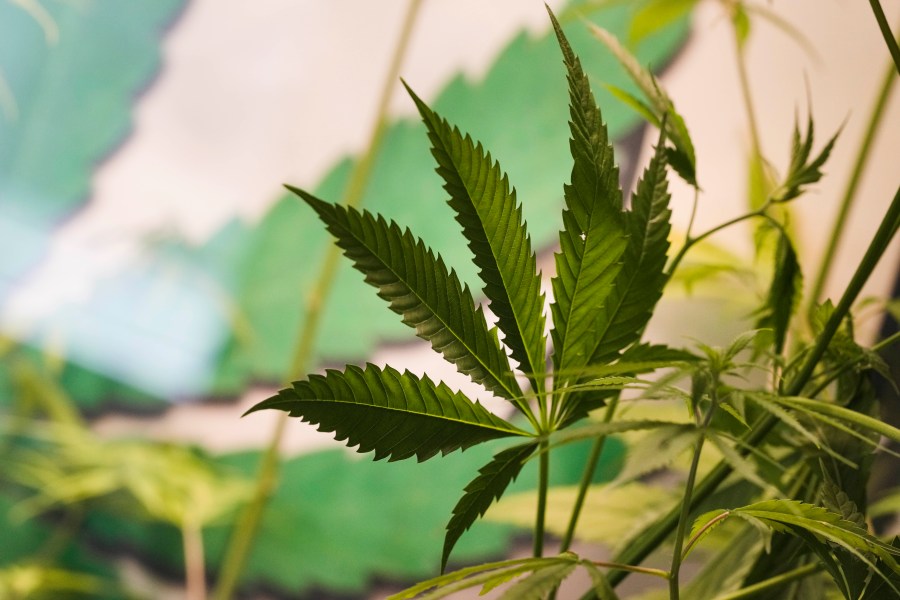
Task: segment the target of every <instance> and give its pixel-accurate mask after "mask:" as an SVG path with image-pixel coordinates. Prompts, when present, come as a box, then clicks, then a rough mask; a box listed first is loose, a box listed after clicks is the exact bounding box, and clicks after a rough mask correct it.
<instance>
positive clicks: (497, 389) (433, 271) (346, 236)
mask: <svg viewBox="0 0 900 600" xmlns="http://www.w3.org/2000/svg"><path fill="white" fill-rule="evenodd" d="M291 191H293V192H294V193H296V194H297V195H298V196H300V197H301V198H303V200H304V201H306V203H307V204H309V205H310V206H311V207H312V208H313V209H315V211H316V213H317V214H318V215H319V217H320V218H321V219H322V220H323V221H324V222H325V224H326V225H327V227H328V231H330V232H331V234H332V235H334V236H335V237H336V238H337V244H338V245H339V246H340V247H341V248H343V250H344V254H345V255H346V256H347V258H349V259H350V260H351V261H353V266H354V267H355V268H356V269H357V270H359V271H360V272H362V273H363V274H364V275H365V276H366V283H368V284H370V285H372V286H375V287H376V288H378V295H379V296H380V297H381V298H382V299H384V300H387V301H388V302H389V303H390V307H391V310H392V311H394V312H395V313H397V314H398V315H401V316H402V317H403V322H404V323H405V324H406V325H409V326H410V327H413V328H415V330H416V335H418V336H419V337H420V338H422V339H423V340H426V341H428V342H431V347H432V348H433V349H434V350H435V352H437V353H438V354H441V355H443V357H444V358H445V359H446V360H447V361H448V362H450V363H451V364H453V365H454V366H456V368H457V370H458V371H459V372H460V373H463V374H465V375H468V376H469V377H471V379H472V381H474V382H475V383H479V384H481V385H483V386H484V387H486V388H487V389H489V390H490V391H492V392H494V393H495V394H497V395H498V396H502V397H504V398H508V399H510V400H514V401H515V400H517V399H519V397H520V396H521V390H520V389H519V384H518V382H516V378H515V375H514V374H513V372H512V369H510V367H509V361H508V360H507V358H506V354H505V353H504V352H503V350H502V349H501V348H500V343H499V341H498V339H497V331H496V330H495V329H490V330H489V329H488V325H487V321H486V320H485V317H484V311H483V310H482V309H481V307H480V306H479V307H477V308H476V307H475V300H474V299H473V298H472V294H471V292H470V291H469V288H468V286H465V287H463V286H462V284H461V283H460V281H459V278H458V277H457V276H456V273H455V272H453V271H448V270H447V267H446V266H445V265H444V261H443V260H442V259H441V257H440V255H438V256H437V257H435V255H434V253H433V252H432V251H431V249H430V248H427V247H426V246H425V244H424V243H423V242H422V240H421V239H415V238H414V237H413V235H412V233H411V232H410V231H409V230H408V229H407V230H406V231H401V229H400V227H399V226H398V225H397V224H396V223H394V222H393V221H392V222H390V223H388V222H387V221H385V220H384V218H383V217H381V216H380V215H379V216H378V217H374V216H372V214H371V213H369V212H368V211H364V212H362V213H361V212H359V211H357V210H356V209H353V208H345V207H343V206H340V205H336V204H329V203H327V202H323V201H321V200H319V199H318V198H316V197H315V196H312V195H310V194H308V193H306V192H304V191H303V190H299V189H296V188H291ZM517 404H518V405H520V406H521V407H522V409H523V412H525V413H526V414H527V412H528V408H527V405H525V404H524V402H521V401H519V402H517Z"/></svg>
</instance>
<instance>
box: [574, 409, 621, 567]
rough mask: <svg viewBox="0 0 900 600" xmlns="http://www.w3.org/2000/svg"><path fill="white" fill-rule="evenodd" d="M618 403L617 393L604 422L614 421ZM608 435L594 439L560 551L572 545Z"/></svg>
mask: <svg viewBox="0 0 900 600" xmlns="http://www.w3.org/2000/svg"><path fill="white" fill-rule="evenodd" d="M618 405H619V395H618V394H617V395H616V396H615V397H614V398H613V399H612V400H610V402H609V405H608V406H607V407H606V413H605V414H604V415H603V422H604V423H609V422H611V421H612V419H613V416H614V415H615V412H616V407H617V406H618ZM606 437H607V436H605V435H601V436H599V437H598V438H597V439H596V440H594V445H593V446H592V447H591V454H590V456H589V457H588V462H587V464H586V465H585V466H584V471H583V472H582V474H581V482H580V483H579V485H578V495H577V496H576V497H575V505H574V506H573V507H572V514H571V516H570V517H569V524H568V526H567V527H566V533H565V535H563V539H562V543H561V545H560V548H559V551H560V552H565V551H566V550H568V549H569V546H571V545H572V539H573V538H574V537H575V529H576V528H577V527H578V519H579V518H580V517H581V511H582V509H583V508H584V500H585V498H586V497H587V492H588V488H590V486H591V482H592V481H593V480H594V471H596V470H597V463H598V462H600V456H601V455H602V454H603V446H604V445H605V444H606Z"/></svg>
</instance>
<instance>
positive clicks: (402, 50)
mask: <svg viewBox="0 0 900 600" xmlns="http://www.w3.org/2000/svg"><path fill="white" fill-rule="evenodd" d="M421 5H422V0H410V3H409V6H408V8H407V10H406V16H405V18H404V21H403V26H402V29H401V32H400V37H399V39H398V40H397V46H396V47H395V49H394V54H393V56H392V58H391V64H390V67H389V68H388V72H387V75H386V76H385V79H384V84H383V86H382V90H381V96H380V99H379V103H378V109H377V113H376V118H375V123H374V125H373V127H372V131H371V133H370V136H369V140H368V143H367V146H366V149H365V152H364V153H363V155H362V156H361V157H360V159H359V161H358V162H357V163H356V165H355V166H354V168H353V172H352V173H351V175H350V180H349V182H348V183H347V188H346V190H345V192H344V198H343V200H344V204H345V205H347V206H357V205H358V204H359V203H360V202H361V201H362V198H363V193H364V192H365V189H366V185H367V184H368V182H369V178H370V174H371V170H372V165H373V164H374V162H375V158H376V157H377V155H378V152H379V150H380V149H381V146H382V144H383V141H384V136H385V133H386V131H387V124H388V107H389V105H390V100H391V96H392V94H393V90H394V88H395V87H396V81H397V79H398V78H399V76H400V67H401V65H402V63H403V57H404V56H405V54H406V50H407V48H408V46H409V41H410V39H411V37H412V32H413V28H414V25H415V21H416V17H417V16H418V13H419V9H420V7H421ZM339 257H340V250H339V248H338V247H337V246H335V245H333V244H331V245H329V247H328V250H327V253H326V256H325V259H324V261H323V264H322V269H321V271H320V272H319V277H318V279H317V281H316V285H315V286H314V288H313V292H312V293H311V294H310V296H309V297H308V299H307V303H306V306H305V319H302V323H303V324H302V325H301V328H300V332H299V333H298V340H297V344H296V346H295V350H294V353H293V356H292V358H291V362H290V365H289V368H288V373H287V378H288V380H291V379H295V378H297V377H300V376H302V375H303V374H304V373H305V372H306V370H307V368H308V366H309V364H310V362H311V357H312V354H313V349H314V347H315V342H316V339H317V337H318V333H319V327H320V324H321V317H322V312H323V304H324V299H325V298H327V297H328V295H329V293H330V291H331V289H332V287H333V284H334V277H335V271H336V265H337V261H338V258H339ZM287 418H288V415H287V413H283V414H282V415H280V416H279V417H278V421H277V423H276V424H275V428H274V430H273V431H272V436H271V438H270V439H269V445H268V447H267V448H266V451H265V453H264V454H263V457H262V459H261V461H260V465H259V470H258V472H257V477H256V487H255V489H254V492H253V496H252V498H251V499H250V501H249V503H248V504H247V506H246V507H245V508H244V510H243V511H242V513H241V515H240V517H239V519H238V521H237V523H236V524H235V529H234V531H233V532H232V535H231V539H230V542H229V545H228V547H227V548H226V551H225V557H224V559H223V562H222V567H221V569H220V577H219V582H218V585H217V587H216V590H215V598H216V599H217V600H230V598H231V597H232V596H233V595H234V590H235V588H236V586H237V582H238V578H239V577H240V574H241V572H242V571H243V568H244V563H245V562H246V560H247V555H248V554H249V552H250V547H251V546H252V544H253V540H254V538H255V537H256V534H257V532H258V530H259V526H260V524H261V521H262V515H263V513H264V512H265V507H266V504H267V503H268V500H269V498H270V497H271V496H272V494H273V493H274V491H275V486H276V481H277V475H278V466H279V458H280V452H279V448H280V447H281V440H282V438H283V437H284V431H285V428H286V424H287Z"/></svg>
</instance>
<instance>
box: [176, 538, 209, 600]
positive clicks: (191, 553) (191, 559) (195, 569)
mask: <svg viewBox="0 0 900 600" xmlns="http://www.w3.org/2000/svg"><path fill="white" fill-rule="evenodd" d="M181 540H182V544H183V546H184V573H185V598H186V599H187V600H206V571H205V567H204V558H203V533H202V532H201V531H200V528H199V527H195V526H193V525H187V524H184V525H182V526H181Z"/></svg>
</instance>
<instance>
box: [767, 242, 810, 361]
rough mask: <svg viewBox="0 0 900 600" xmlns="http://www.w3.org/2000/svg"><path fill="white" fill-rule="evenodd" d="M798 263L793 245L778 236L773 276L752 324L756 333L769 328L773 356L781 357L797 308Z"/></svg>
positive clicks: (799, 276) (799, 285) (799, 278)
mask: <svg viewBox="0 0 900 600" xmlns="http://www.w3.org/2000/svg"><path fill="white" fill-rule="evenodd" d="M802 279H803V277H802V275H801V273H800V263H799V262H797V253H796V252H795V251H794V245H793V244H792V243H791V240H790V239H788V237H787V234H786V233H784V232H782V233H781V235H780V236H778V249H777V250H776V252H775V274H774V276H773V277H772V285H771V286H769V296H768V298H766V303H765V306H764V307H763V309H762V314H761V315H760V318H759V320H758V321H757V322H756V327H757V328H759V329H763V328H767V327H770V328H771V329H772V330H773V331H774V333H775V353H776V354H781V352H782V351H783V350H784V342H785V338H786V337H787V333H788V327H789V325H790V321H791V316H792V315H793V313H794V308H795V307H796V305H797V298H798V296H799V294H800V289H801V286H802Z"/></svg>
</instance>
